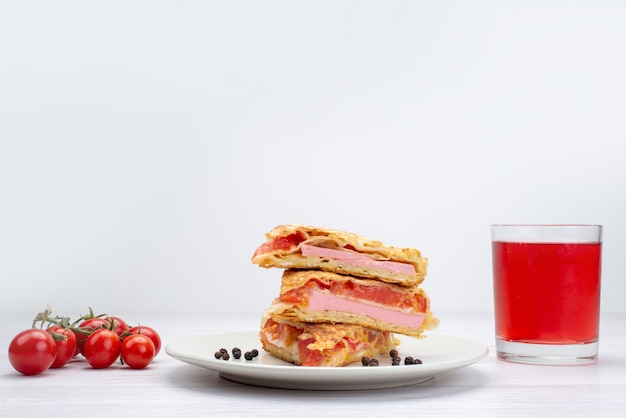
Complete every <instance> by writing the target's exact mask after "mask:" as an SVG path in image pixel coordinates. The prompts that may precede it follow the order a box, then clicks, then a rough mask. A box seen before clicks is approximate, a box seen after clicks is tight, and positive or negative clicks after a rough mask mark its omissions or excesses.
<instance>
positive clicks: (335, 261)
mask: <svg viewBox="0 0 626 418" xmlns="http://www.w3.org/2000/svg"><path fill="white" fill-rule="evenodd" d="M266 238H267V240H266V242H264V243H263V244H261V245H260V246H259V247H258V248H257V249H256V251H255V252H254V255H253V256H252V262H253V263H255V264H258V265H259V266H261V267H266V268H270V267H276V268H283V269H299V270H323V271H328V272H333V273H337V274H344V275H350V276H357V277H363V278H371V279H377V280H381V281H384V282H387V283H395V284H398V285H401V286H416V285H419V284H420V283H421V282H422V281H423V280H424V277H425V276H426V268H427V265H428V260H427V259H426V258H424V257H422V254H421V253H420V252H419V251H418V250H416V249H414V248H396V247H392V246H387V245H384V244H383V243H381V242H380V241H376V240H372V239H369V238H365V237H363V236H361V235H358V234H354V233H350V232H343V231H338V230H334V229H327V228H319V227H313V226H304V225H279V226H277V227H275V228H274V229H272V230H271V231H269V232H268V233H267V234H266Z"/></svg>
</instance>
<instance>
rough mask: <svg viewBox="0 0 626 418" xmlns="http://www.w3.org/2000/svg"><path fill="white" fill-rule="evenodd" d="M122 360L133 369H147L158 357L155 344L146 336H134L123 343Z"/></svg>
mask: <svg viewBox="0 0 626 418" xmlns="http://www.w3.org/2000/svg"><path fill="white" fill-rule="evenodd" d="M121 353H122V360H123V361H124V363H126V364H127V365H128V367H130V368H131V369H143V368H144V367H147V366H148V364H150V362H151V361H152V359H153V358H154V356H155V355H156V350H155V349H154V343H153V342H152V340H151V339H150V338H148V337H147V336H146V335H145V334H133V335H131V336H128V337H126V338H124V341H122V348H121Z"/></svg>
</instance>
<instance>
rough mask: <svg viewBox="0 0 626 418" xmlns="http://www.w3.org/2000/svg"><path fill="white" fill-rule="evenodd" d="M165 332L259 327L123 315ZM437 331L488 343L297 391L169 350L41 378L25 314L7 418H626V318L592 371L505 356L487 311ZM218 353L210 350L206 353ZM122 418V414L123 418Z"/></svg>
mask: <svg viewBox="0 0 626 418" xmlns="http://www.w3.org/2000/svg"><path fill="white" fill-rule="evenodd" d="M120 316H122V317H124V318H125V319H127V320H128V321H129V322H131V323H137V322H141V323H142V324H144V325H150V326H152V327H153V328H156V329H157V330H158V331H160V333H161V336H162V338H163V342H164V345H166V344H167V343H168V342H171V341H174V340H177V339H179V338H184V337H188V336H195V335H202V334H212V333H218V332H228V331H248V330H255V329H257V327H258V323H259V320H258V318H257V316H255V315H239V316H233V315H223V316H216V315H212V316H211V315H210V316H194V315H191V314H185V315H162V314H159V315H149V314H128V315H125V316H124V315H120ZM438 316H439V317H440V319H441V326H440V328H439V330H437V331H436V332H438V333H441V334H445V335H453V336H458V337H463V338H470V339H473V340H475V341H477V342H481V343H483V344H485V345H486V346H487V347H488V348H489V350H490V353H489V355H488V356H487V357H486V358H485V359H483V360H482V361H480V362H479V363H476V364H473V365H471V366H469V367H466V368H462V369H459V370H454V371H451V372H447V373H444V374H441V375H438V376H436V377H435V378H434V379H432V380H430V381H428V382H425V383H422V384H419V385H414V386H409V387H400V388H394V389H380V390H365V391H332V392H329V391H300V390H286V389H285V390H282V389H270V388H263V387H255V386H247V385H243V384H238V383H234V382H230V381H228V380H225V379H222V378H221V377H220V376H219V375H218V374H217V373H215V372H213V371H210V370H206V369H203V368H200V367H196V366H192V365H188V364H186V363H182V362H180V361H178V360H176V359H174V358H171V357H170V356H168V355H167V354H166V353H165V352H164V350H162V351H161V353H160V354H159V356H158V357H157V358H156V359H155V361H154V362H153V363H152V365H151V366H150V367H149V368H147V369H144V370H131V369H128V368H125V367H122V366H119V365H117V364H116V365H115V366H113V367H111V368H109V369H105V370H95V369H91V368H89V367H88V366H87V365H86V362H85V361H84V360H74V361H72V362H71V363H70V364H69V365H68V366H66V367H65V368H63V369H56V370H48V371H47V372H45V373H43V374H41V375H39V376H31V377H26V376H22V375H20V374H18V373H17V372H16V371H15V370H13V368H12V367H11V365H10V364H9V361H8V357H7V354H6V353H7V350H8V345H9V342H10V340H11V338H12V337H13V336H14V335H15V334H17V333H18V332H19V331H20V330H21V329H23V328H28V327H29V326H30V320H31V318H30V317H27V315H24V314H20V315H18V314H14V315H9V316H8V317H7V316H6V315H5V316H4V317H3V321H0V331H1V335H2V338H1V339H0V350H2V352H3V353H4V354H3V356H4V360H2V361H0V417H18V416H19V417H22V416H24V417H26V416H28V417H44V416H45V417H56V416H66V417H99V416H107V417H111V416H129V415H131V413H132V414H135V415H136V416H141V417H147V416H151V417H161V416H164V417H169V416H171V417H184V416H273V417H276V416H294V415H295V416H299V417H302V416H396V417H397V416H428V417H443V416H446V417H449V416H463V417H473V416H476V417H492V416H493V417H503V416H525V417H528V416H530V417H543V416H546V417H572V416H576V417H578V416H590V417H591V416H593V417H624V416H626V314H604V315H603V316H602V320H601V337H600V338H601V340H600V360H599V361H598V362H597V363H595V364H593V365H587V366H529V365H520V364H513V363H507V362H504V361H501V360H498V359H497V358H496V356H495V352H494V341H493V340H494V335H493V326H492V324H493V318H492V316H491V315H489V314H447V315H438ZM208 349H212V348H208ZM118 414H119V415H118Z"/></svg>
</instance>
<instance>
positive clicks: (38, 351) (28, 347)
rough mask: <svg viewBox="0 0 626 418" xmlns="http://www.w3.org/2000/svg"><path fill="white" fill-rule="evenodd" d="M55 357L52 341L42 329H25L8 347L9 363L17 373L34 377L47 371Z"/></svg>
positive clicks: (54, 347) (55, 352)
mask: <svg viewBox="0 0 626 418" xmlns="http://www.w3.org/2000/svg"><path fill="white" fill-rule="evenodd" d="M56 355H57V346H56V344H55V343H54V339H52V337H51V336H50V334H48V333H47V332H46V331H44V330H42V329H34V328H31V329H27V330H24V331H22V332H20V333H19V334H17V335H16V336H15V337H14V338H13V340H12V341H11V344H10V345H9V362H10V363H11V366H13V368H15V370H17V371H18V372H20V373H22V374H24V375H26V376H31V375H36V374H39V373H43V372H44V371H46V370H48V369H49V368H50V366H51V365H52V363H53V362H54V359H55V358H56Z"/></svg>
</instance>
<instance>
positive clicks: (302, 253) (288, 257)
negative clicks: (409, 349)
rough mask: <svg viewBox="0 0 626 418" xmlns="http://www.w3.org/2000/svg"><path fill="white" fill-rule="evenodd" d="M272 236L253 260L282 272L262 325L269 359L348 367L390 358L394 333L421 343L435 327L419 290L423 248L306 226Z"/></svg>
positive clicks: (282, 229)
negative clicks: (369, 359) (363, 360)
mask: <svg viewBox="0 0 626 418" xmlns="http://www.w3.org/2000/svg"><path fill="white" fill-rule="evenodd" d="M266 237H267V240H266V242H265V243H263V244H262V245H261V246H259V248H257V250H256V251H255V253H254V255H253V257H252V262H253V263H255V264H258V265H260V266H262V267H266V268H270V267H275V268H280V269H283V270H284V272H283V275H282V282H281V287H280V294H279V295H278V297H277V298H276V299H275V300H274V301H273V303H272V304H271V306H270V307H269V308H268V309H267V310H266V312H265V314H264V316H263V319H262V323H261V332H260V337H261V342H262V344H263V348H264V349H265V350H266V351H267V352H269V353H270V354H272V355H274V356H276V357H278V358H281V359H283V360H286V361H290V362H292V363H295V364H298V365H304V366H344V365H347V364H350V363H352V362H355V361H359V360H360V359H361V358H362V357H363V356H367V357H373V356H376V355H379V354H383V353H386V352H389V351H390V350H391V349H393V348H394V347H395V344H396V343H397V340H396V338H395V336H394V334H395V333H399V334H404V335H410V336H415V337H420V336H422V334H423V332H424V331H425V330H430V329H434V328H436V326H437V324H438V320H437V319H436V318H435V317H434V316H433V314H432V312H431V310H430V300H429V298H428V295H427V294H426V293H425V292H424V290H423V289H422V288H421V287H420V284H421V283H422V281H423V280H424V278H425V276H426V267H427V260H426V259H425V258H424V257H422V255H421V254H420V252H419V251H418V250H416V249H412V248H395V247H391V246H385V245H383V244H382V243H381V242H379V241H375V240H371V239H368V238H365V237H362V236H360V235H357V234H354V233H349V232H343V231H337V230H332V229H326V228H318V227H310V226H304V225H280V226H278V227H276V228H274V229H273V230H271V231H270V232H268V233H267V234H266Z"/></svg>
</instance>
